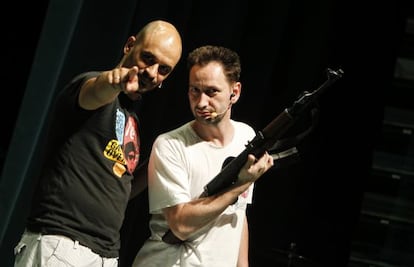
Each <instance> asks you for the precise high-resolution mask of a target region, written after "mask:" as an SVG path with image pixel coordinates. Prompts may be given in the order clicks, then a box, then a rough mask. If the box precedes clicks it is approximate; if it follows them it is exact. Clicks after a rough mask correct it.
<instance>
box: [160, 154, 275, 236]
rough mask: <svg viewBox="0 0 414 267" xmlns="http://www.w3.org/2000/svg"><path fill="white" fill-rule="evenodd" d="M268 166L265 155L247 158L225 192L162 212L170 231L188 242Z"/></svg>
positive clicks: (269, 163) (270, 161) (270, 159)
mask: <svg viewBox="0 0 414 267" xmlns="http://www.w3.org/2000/svg"><path fill="white" fill-rule="evenodd" d="M272 166H273V158H272V157H271V156H269V155H268V154H267V153H265V154H264V155H263V156H262V157H261V158H260V159H259V160H257V161H256V158H255V157H254V156H253V155H249V157H248V159H247V162H246V164H245V165H244V166H243V168H242V169H241V170H240V172H239V175H238V179H237V181H236V182H235V183H234V184H233V185H232V186H230V187H229V188H227V189H226V190H224V191H222V192H219V193H217V194H214V195H211V196H207V197H201V198H199V199H195V200H192V201H190V202H187V203H182V204H178V205H175V206H173V207H169V208H165V209H163V213H164V216H165V217H166V219H167V222H168V225H169V227H170V230H171V232H172V233H173V234H174V235H175V236H176V237H178V238H179V239H181V240H186V239H188V238H189V237H191V236H192V235H193V234H194V233H195V232H197V231H198V230H199V229H201V228H202V227H204V226H206V225H207V224H209V223H210V222H211V221H213V220H214V219H215V218H217V217H218V216H219V215H220V214H221V213H222V212H223V211H224V210H225V209H226V208H227V207H228V206H229V205H231V204H233V203H234V202H235V201H236V200H237V198H238V196H239V195H240V194H242V193H243V192H245V191H246V190H247V189H248V188H249V186H250V185H251V184H252V183H253V182H255V181H256V180H257V179H259V177H260V176H261V175H262V174H263V173H265V172H266V171H267V170H268V169H269V168H270V167H272Z"/></svg>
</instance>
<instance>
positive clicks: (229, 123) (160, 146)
mask: <svg viewBox="0 0 414 267" xmlns="http://www.w3.org/2000/svg"><path fill="white" fill-rule="evenodd" d="M187 64H188V68H189V90H188V97H189V102H190V107H191V111H192V113H193V115H194V120H192V121H190V122H187V123H185V124H184V125H182V126H181V127H179V128H177V129H174V130H172V131H170V132H167V133H164V134H161V135H160V136H158V138H157V139H156V140H155V142H154V144H153V147H152V152H151V156H150V160H149V165H148V194H149V210H150V212H151V214H152V217H151V220H150V230H151V236H150V238H149V239H148V240H147V241H146V242H145V243H144V245H143V247H142V248H141V249H140V251H139V252H138V254H137V255H136V257H135V260H134V263H133V266H134V267H149V266H153V267H172V266H182V267H185V266H203V267H233V266H234V267H236V266H237V267H246V266H248V264H249V262H248V224H247V217H246V207H247V204H249V203H251V200H252V194H253V186H254V182H255V181H256V180H257V179H258V178H259V177H260V176H261V175H262V174H263V173H265V172H266V171H267V170H268V169H269V168H271V167H272V166H273V159H272V157H271V156H269V155H268V154H267V153H265V154H264V155H263V156H262V157H261V158H259V159H256V158H255V157H254V156H253V155H249V156H248V158H247V161H246V163H245V165H244V166H243V167H242V168H241V170H240V172H239V173H238V175H237V177H235V183H233V184H232V185H230V186H229V187H227V188H226V189H225V190H223V191H221V192H219V193H216V194H213V195H208V196H204V195H202V194H203V190H204V187H205V185H206V184H208V183H209V182H210V181H211V179H212V178H214V177H215V176H216V175H217V174H218V173H219V172H220V171H221V169H222V167H223V163H224V162H225V160H226V159H228V158H229V157H236V156H238V155H239V154H240V153H241V152H242V151H243V150H244V149H245V148H246V144H247V143H248V141H250V140H252V139H253V138H254V137H255V131H254V130H253V128H252V127H250V126H249V125H247V124H245V123H243V122H238V121H234V120H232V119H231V110H232V105H233V104H234V103H236V102H237V101H238V99H239V97H240V93H241V83H240V81H239V79H240V72H241V65H240V59H239V56H238V54H237V53H236V52H234V51H232V50H230V49H228V48H224V47H219V46H209V45H208V46H202V47H199V48H196V49H195V50H193V51H192V52H191V53H190V54H189V56H188V58H187ZM167 236H170V237H171V236H172V237H174V238H175V240H176V241H177V242H175V243H171V239H169V238H166V237H167ZM163 237H164V239H163ZM174 238H173V239H174Z"/></svg>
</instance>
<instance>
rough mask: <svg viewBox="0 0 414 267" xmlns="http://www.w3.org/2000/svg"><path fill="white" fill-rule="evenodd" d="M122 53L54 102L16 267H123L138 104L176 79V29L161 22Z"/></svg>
mask: <svg viewBox="0 0 414 267" xmlns="http://www.w3.org/2000/svg"><path fill="white" fill-rule="evenodd" d="M123 53H124V54H123V57H122V58H121V60H120V62H119V63H118V64H117V65H116V66H115V67H114V68H113V69H110V70H107V71H90V72H85V73H81V74H79V75H77V76H76V77H74V78H73V79H72V80H71V81H70V82H69V83H68V84H67V86H65V88H64V89H63V90H62V91H61V92H60V94H59V96H58V97H57V98H56V102H55V108H54V110H53V114H52V117H51V126H50V128H49V132H48V137H47V138H46V140H47V141H46V145H45V149H46V158H45V161H44V164H43V166H42V170H41V172H40V176H39V177H38V181H39V183H38V186H37V188H36V191H35V192H34V196H33V201H32V208H31V211H30V214H29V216H28V219H27V223H26V229H25V231H24V233H23V235H22V238H21V240H20V242H19V243H18V244H17V246H16V247H15V266H18V267H20V266H77V267H79V266H88V267H94V266H99V267H102V266H111V267H115V266H118V257H119V248H120V233H119V232H120V228H121V226H122V221H123V219H124V212H125V209H126V207H127V204H128V200H129V198H130V197H131V187H132V186H131V184H135V183H132V181H133V180H134V179H137V172H138V170H139V168H137V166H138V164H139V163H140V158H139V155H140V134H139V127H138V126H139V125H138V117H137V114H136V113H135V110H136V109H135V108H134V106H135V105H134V104H135V103H137V100H139V99H140V98H141V96H142V95H143V94H145V93H146V92H149V91H151V90H154V89H155V88H158V87H161V85H162V82H163V81H164V80H165V79H166V78H167V77H168V76H169V75H170V74H171V72H172V71H173V69H174V67H175V66H176V64H177V63H178V61H179V59H180V57H181V53H182V41H181V37H180V34H179V32H178V31H177V29H176V28H175V27H174V26H173V25H172V24H171V23H169V22H166V21H161V20H156V21H152V22H150V23H148V24H147V25H145V26H144V27H143V28H142V29H141V30H140V31H139V32H138V34H137V35H135V36H130V37H129V38H128V39H127V41H126V43H125V45H124V48H123ZM131 149H132V151H131ZM131 155H133V156H131ZM137 184H140V183H137ZM141 184H145V182H144V183H141ZM140 190H142V188H141V189H137V191H138V192H139V191H140Z"/></svg>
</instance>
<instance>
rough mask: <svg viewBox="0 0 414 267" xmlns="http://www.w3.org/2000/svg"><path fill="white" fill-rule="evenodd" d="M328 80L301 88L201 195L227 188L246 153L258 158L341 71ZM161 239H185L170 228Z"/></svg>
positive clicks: (166, 240)
mask: <svg viewBox="0 0 414 267" xmlns="http://www.w3.org/2000/svg"><path fill="white" fill-rule="evenodd" d="M326 72H327V76H328V78H327V80H326V81H325V82H324V83H323V84H322V85H321V86H319V88H317V89H316V90H314V91H313V92H307V91H304V92H302V94H301V95H300V96H299V98H298V99H297V100H296V101H295V102H294V103H293V105H292V106H291V107H289V108H286V109H285V110H284V111H283V112H281V113H280V114H279V115H278V116H277V117H276V118H274V119H273V120H272V121H271V122H270V123H269V124H268V125H267V126H266V127H265V128H263V130H262V131H258V132H257V134H256V136H255V137H254V138H253V139H252V140H251V141H249V142H248V143H247V145H246V148H245V150H244V151H242V152H241V153H240V154H239V155H238V156H237V157H233V158H229V159H230V161H229V162H227V163H225V164H223V168H222V170H221V171H220V173H218V174H217V175H216V176H215V177H214V178H213V179H212V180H211V181H210V182H209V183H208V184H207V185H206V186H204V191H203V193H202V194H201V196H200V197H206V196H210V195H214V194H217V193H218V192H220V191H222V190H224V189H226V188H228V187H229V186H231V185H232V184H233V183H235V182H236V180H237V175H238V173H239V171H240V169H241V168H242V167H243V165H244V164H245V163H246V160H247V157H248V155H249V154H253V155H254V156H255V157H256V158H260V157H261V156H262V155H263V154H264V153H265V152H266V151H267V150H269V149H270V148H272V147H273V146H274V145H275V144H276V142H277V141H278V140H279V139H280V138H281V137H282V136H283V134H285V133H286V131H287V130H288V129H289V128H290V127H291V126H292V125H293V124H294V123H295V122H296V120H297V119H298V118H299V116H300V115H301V114H302V112H303V111H304V110H305V109H306V108H307V107H308V106H310V105H311V104H312V103H314V102H315V101H316V100H317V98H318V97H319V96H320V94H321V93H322V92H323V91H324V90H325V89H326V88H328V87H329V86H331V85H332V84H333V83H334V82H335V81H336V80H338V79H339V78H341V77H342V75H343V73H344V72H343V71H342V70H341V69H338V70H337V71H334V70H331V69H329V68H328V69H327V71H326ZM162 240H163V241H164V242H166V243H168V244H179V243H182V242H184V241H183V240H181V239H179V238H177V237H176V236H175V235H174V234H173V232H172V231H171V230H168V231H167V232H166V233H165V234H164V236H163V237H162Z"/></svg>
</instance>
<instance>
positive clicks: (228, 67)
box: [187, 45, 241, 82]
mask: <svg viewBox="0 0 414 267" xmlns="http://www.w3.org/2000/svg"><path fill="white" fill-rule="evenodd" d="M211 61H216V62H218V63H220V64H221V65H222V66H223V69H224V74H225V75H226V78H227V80H228V81H229V82H238V81H239V80H240V73H241V63H240V57H239V55H238V54H237V53H236V52H235V51H233V50H231V49H229V48H226V47H222V46H214V45H205V46H201V47H198V48H196V49H194V50H193V51H191V52H190V53H189V54H188V57H187V68H188V69H189V70H190V69H191V68H192V67H193V66H194V65H200V66H205V65H207V64H208V63H210V62H211Z"/></svg>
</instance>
